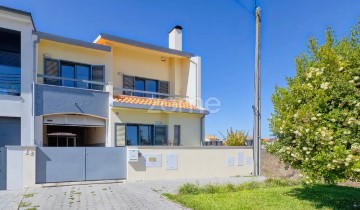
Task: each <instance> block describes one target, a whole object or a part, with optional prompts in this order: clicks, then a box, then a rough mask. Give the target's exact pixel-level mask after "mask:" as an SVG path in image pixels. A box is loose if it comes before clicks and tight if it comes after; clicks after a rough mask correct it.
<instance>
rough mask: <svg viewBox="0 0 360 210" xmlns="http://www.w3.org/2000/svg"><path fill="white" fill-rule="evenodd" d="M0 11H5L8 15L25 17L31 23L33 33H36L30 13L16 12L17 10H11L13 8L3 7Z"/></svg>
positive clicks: (0, 7)
mask: <svg viewBox="0 0 360 210" xmlns="http://www.w3.org/2000/svg"><path fill="white" fill-rule="evenodd" d="M0 10H3V11H6V12H9V13H14V14H18V15H20V16H26V17H28V18H30V21H31V24H32V27H33V31H36V27H35V24H34V20H33V18H32V15H31V13H30V12H26V11H23V10H18V9H13V8H10V7H4V6H0Z"/></svg>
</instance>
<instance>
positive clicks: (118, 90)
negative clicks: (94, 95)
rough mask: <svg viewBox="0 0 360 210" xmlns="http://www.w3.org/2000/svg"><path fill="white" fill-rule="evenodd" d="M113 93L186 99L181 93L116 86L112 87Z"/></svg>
mask: <svg viewBox="0 0 360 210" xmlns="http://www.w3.org/2000/svg"><path fill="white" fill-rule="evenodd" d="M114 95H128V96H137V97H145V98H158V99H183V100H186V101H188V99H189V97H188V96H182V95H173V94H166V93H159V92H151V91H143V90H133V89H126V88H117V87H114Z"/></svg>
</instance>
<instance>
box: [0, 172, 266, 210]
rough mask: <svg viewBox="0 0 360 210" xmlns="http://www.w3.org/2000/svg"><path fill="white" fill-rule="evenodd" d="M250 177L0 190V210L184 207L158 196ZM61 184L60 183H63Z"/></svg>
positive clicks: (172, 209)
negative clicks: (188, 185)
mask: <svg viewBox="0 0 360 210" xmlns="http://www.w3.org/2000/svg"><path fill="white" fill-rule="evenodd" d="M250 180H259V181H261V180H263V178H261V177H259V178H252V177H230V178H211V179H184V180H171V181H169V180H166V181H141V182H124V183H108V182H100V183H91V184H89V182H87V183H85V184H77V185H73V184H72V185H68V186H53V187H51V186H47V187H34V188H28V189H25V190H23V191H0V209H29V208H30V209H31V208H33V209H35V208H36V209H161V210H166V209H171V210H177V209H185V208H184V207H182V206H180V205H178V204H176V203H173V202H171V201H169V200H167V199H166V198H164V197H162V196H161V194H162V193H165V192H167V193H176V191H177V189H178V187H179V186H180V185H182V184H184V183H197V184H200V185H204V184H208V183H229V182H230V183H234V184H237V183H242V182H245V181H250ZM63 185H64V184H63Z"/></svg>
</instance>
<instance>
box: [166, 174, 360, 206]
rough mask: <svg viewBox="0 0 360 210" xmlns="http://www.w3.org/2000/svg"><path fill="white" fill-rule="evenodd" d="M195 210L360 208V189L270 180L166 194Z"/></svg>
mask: <svg viewBox="0 0 360 210" xmlns="http://www.w3.org/2000/svg"><path fill="white" fill-rule="evenodd" d="M164 196H166V197H168V198H169V199H170V200H173V201H175V202H178V203H180V204H182V205H184V206H186V207H189V208H192V209H195V210H203V209H204V210H205V209H206V210H207V209H291V210H297V209H301V210H302V209H360V189H358V188H352V187H344V186H336V185H323V184H318V185H314V186H311V187H306V186H303V185H301V184H300V182H299V181H295V180H286V179H269V180H267V181H265V182H263V183H258V182H248V183H244V184H240V185H233V184H226V185H212V184H209V185H205V186H199V185H194V184H185V185H183V186H182V187H180V189H179V194H177V195H173V194H164Z"/></svg>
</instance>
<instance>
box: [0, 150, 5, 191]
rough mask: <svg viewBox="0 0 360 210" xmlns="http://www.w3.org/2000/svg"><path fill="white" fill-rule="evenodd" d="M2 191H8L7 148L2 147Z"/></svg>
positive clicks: (0, 176)
mask: <svg viewBox="0 0 360 210" xmlns="http://www.w3.org/2000/svg"><path fill="white" fill-rule="evenodd" d="M0 190H6V148H5V147H0Z"/></svg>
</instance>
